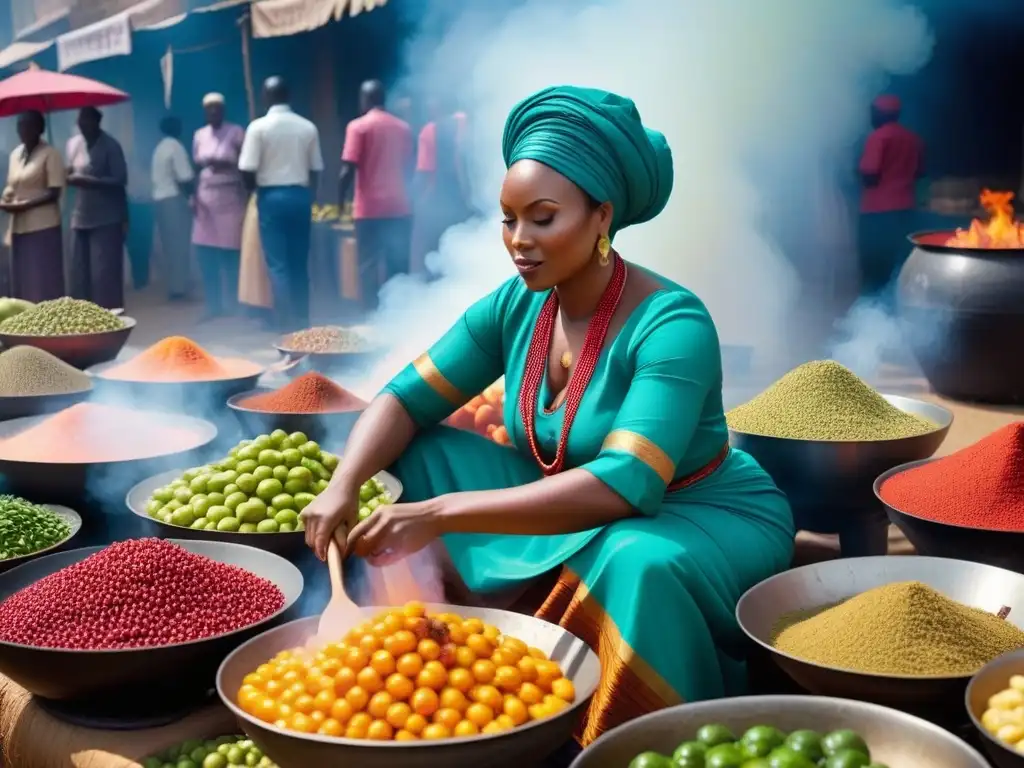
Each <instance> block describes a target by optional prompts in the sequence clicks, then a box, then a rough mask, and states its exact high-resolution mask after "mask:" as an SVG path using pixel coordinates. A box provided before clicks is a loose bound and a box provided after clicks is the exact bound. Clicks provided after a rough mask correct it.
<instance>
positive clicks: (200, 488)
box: [188, 475, 210, 493]
mask: <svg viewBox="0 0 1024 768" xmlns="http://www.w3.org/2000/svg"><path fill="white" fill-rule="evenodd" d="M209 480H210V476H209V475H199V476H198V477H193V478H192V482H190V483H189V484H188V487H189V490H191V491H192V493H206V484H207V482H209Z"/></svg>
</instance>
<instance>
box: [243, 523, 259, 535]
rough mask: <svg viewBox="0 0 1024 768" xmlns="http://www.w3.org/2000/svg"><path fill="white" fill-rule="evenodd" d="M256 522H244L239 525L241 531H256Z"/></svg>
mask: <svg viewBox="0 0 1024 768" xmlns="http://www.w3.org/2000/svg"><path fill="white" fill-rule="evenodd" d="M256 531H257V528H256V523H242V524H241V525H240V526H238V532H239V533H256Z"/></svg>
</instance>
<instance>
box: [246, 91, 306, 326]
mask: <svg viewBox="0 0 1024 768" xmlns="http://www.w3.org/2000/svg"><path fill="white" fill-rule="evenodd" d="M263 97H264V99H265V100H266V102H267V104H268V107H269V108H268V110H267V114H266V116H265V117H261V118H258V119H256V120H253V121H252V122H251V123H250V124H249V128H248V129H247V130H246V132H245V141H244V142H243V143H242V152H241V155H240V157H239V159H238V169H239V170H240V171H241V172H242V179H243V180H244V182H245V186H246V188H247V189H249V190H250V191H255V192H256V203H257V207H258V210H259V220H260V241H261V244H262V245H263V255H264V258H265V259H266V262H267V272H268V274H269V276H270V287H271V291H272V292H273V294H274V314H275V316H276V320H277V324H278V325H279V327H280V330H282V331H290V330H298V329H301V328H306V327H308V326H309V246H310V235H311V226H312V225H311V220H312V216H311V214H312V206H313V199H314V194H315V191H316V188H317V184H318V182H319V178H320V174H321V173H322V172H323V169H324V160H323V155H322V154H321V152H320V134H319V132H318V131H317V129H316V126H315V125H313V123H311V122H310V121H309V120H306V119H305V118H304V117H300V116H299V115H297V114H295V113H294V112H293V111H292V109H291V107H290V106H289V105H288V86H287V84H286V83H285V82H284V80H283V79H282V78H280V77H271V78H269V79H268V80H267V81H266V82H265V83H264V84H263Z"/></svg>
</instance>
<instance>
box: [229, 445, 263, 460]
mask: <svg viewBox="0 0 1024 768" xmlns="http://www.w3.org/2000/svg"><path fill="white" fill-rule="evenodd" d="M259 455H260V449H259V448H258V447H256V446H255V445H247V446H245V448H242V449H241V450H240V451H239V452H238V453H236V454H235V458H236V459H238V461H239V465H241V462H243V461H256V458H257V457H258V456H259Z"/></svg>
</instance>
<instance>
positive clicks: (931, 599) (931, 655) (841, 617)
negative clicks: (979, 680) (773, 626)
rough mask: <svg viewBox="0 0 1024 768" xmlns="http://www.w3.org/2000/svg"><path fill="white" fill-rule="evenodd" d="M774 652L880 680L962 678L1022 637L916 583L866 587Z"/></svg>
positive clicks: (785, 627) (787, 633)
mask: <svg viewBox="0 0 1024 768" xmlns="http://www.w3.org/2000/svg"><path fill="white" fill-rule="evenodd" d="M780 624H781V631H779V630H777V632H776V634H775V638H774V640H773V641H772V646H773V647H775V648H776V649H778V650H780V651H782V652H784V653H788V654H789V655H791V656H796V657H797V658H800V659H804V660H805V661H810V662H813V663H815V664H822V665H824V666H829V667H834V668H837V669H850V670H855V671H857V672H868V673H874V674H880V675H914V676H946V677H964V676H967V675H973V674H974V673H975V672H977V671H978V670H979V669H981V668H982V667H983V666H984V665H985V664H987V663H988V662H990V661H992V659H994V658H996V657H997V656H1001V655H1002V654H1004V653H1007V652H1009V651H1013V650H1016V649H1017V648H1022V647H1024V631H1021V630H1020V629H1018V628H1017V627H1015V626H1014V625H1013V624H1011V623H1010V622H1008V621H1005V620H1004V619H1003V618H1001V617H1000V616H998V615H996V614H994V613H988V612H987V611H983V610H980V609H978V608H971V607H970V606H966V605H963V604H962V603H958V602H957V601H955V600H951V599H950V598H948V597H946V596H945V595H943V594H942V593H940V592H937V591H936V590H934V589H932V588H931V587H929V586H927V585H926V584H922V583H921V582H918V581H906V582H897V583H893V584H886V585H885V586H882V587H876V588H875V589H869V590H868V591H867V592H862V593H861V594H859V595H857V596H855V597H851V598H850V599H848V600H845V601H843V602H842V603H840V604H839V605H836V606H833V607H830V608H828V609H827V610H823V611H821V612H819V613H818V614H817V615H815V616H812V617H810V618H806V617H804V619H803V620H802V621H795V622H794V621H787V619H786V618H783V620H782V621H781V622H780Z"/></svg>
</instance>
